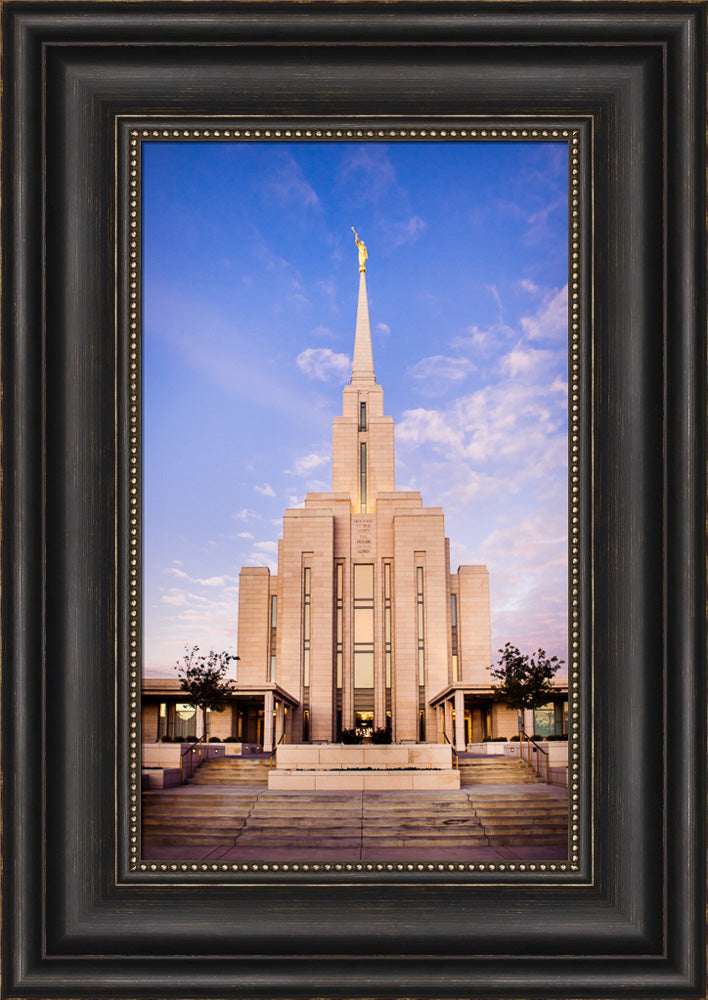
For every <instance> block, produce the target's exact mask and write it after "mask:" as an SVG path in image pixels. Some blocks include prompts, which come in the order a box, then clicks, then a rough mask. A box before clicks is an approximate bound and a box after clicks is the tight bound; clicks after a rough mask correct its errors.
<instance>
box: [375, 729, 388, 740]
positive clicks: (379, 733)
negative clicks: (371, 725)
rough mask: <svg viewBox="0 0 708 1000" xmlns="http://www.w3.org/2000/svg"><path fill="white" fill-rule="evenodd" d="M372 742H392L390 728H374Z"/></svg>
mask: <svg viewBox="0 0 708 1000" xmlns="http://www.w3.org/2000/svg"><path fill="white" fill-rule="evenodd" d="M371 742H372V743H390V742H391V730H390V729H374V731H373V733H372V734H371Z"/></svg>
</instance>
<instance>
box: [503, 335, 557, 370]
mask: <svg viewBox="0 0 708 1000" xmlns="http://www.w3.org/2000/svg"><path fill="white" fill-rule="evenodd" d="M552 358H553V354H552V353H551V352H550V351H542V350H538V349H536V348H533V347H525V346H524V345H523V344H522V343H521V342H519V343H518V344H516V346H515V347H514V348H513V350H511V351H509V353H508V354H505V355H504V356H503V357H502V359H501V361H500V368H501V371H502V372H503V374H504V375H508V376H509V377H510V378H516V377H517V376H518V375H529V374H531V373H533V372H534V371H536V370H538V369H539V368H540V367H542V366H543V365H544V364H546V363H547V362H548V361H549V360H552Z"/></svg>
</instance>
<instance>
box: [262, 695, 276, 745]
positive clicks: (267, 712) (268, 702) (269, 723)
mask: <svg viewBox="0 0 708 1000" xmlns="http://www.w3.org/2000/svg"><path fill="white" fill-rule="evenodd" d="M274 702H275V698H274V695H273V692H272V691H266V693H265V698H264V704H263V749H264V750H265V751H267V752H268V753H269V752H270V751H271V750H272V749H273V745H274V744H273V706H274Z"/></svg>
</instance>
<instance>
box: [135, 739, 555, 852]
mask: <svg viewBox="0 0 708 1000" xmlns="http://www.w3.org/2000/svg"><path fill="white" fill-rule="evenodd" d="M243 763H247V766H246V767H242V764H243ZM475 763H476V761H475ZM483 763H486V762H483ZM493 763H497V764H498V763H499V762H498V761H495V762H493ZM509 765H511V767H509ZM501 766H502V767H503V768H505V769H506V770H505V771H504V775H505V777H506V778H507V780H502V781H496V783H495V784H491V783H490V782H489V780H486V781H485V780H483V781H481V782H472V784H471V785H470V787H466V788H462V789H460V790H459V791H442V792H434V791H428V792H425V791H420V792H415V791H414V792H376V791H365V792H345V791H342V792H325V791H322V792H314V793H313V792H309V791H303V792H297V791H291V792H279V791H276V790H268V788H267V787H266V784H265V775H267V770H268V761H267V760H255V761H248V762H242V761H240V760H238V761H230V760H228V759H226V760H224V759H221V760H217V761H214V762H210V763H209V764H204V765H203V766H202V768H200V771H199V772H198V773H197V774H196V775H195V776H194V778H193V780H192V781H190V782H189V783H187V784H186V785H183V786H181V787H177V788H168V789H161V790H154V791H147V792H144V794H143V800H142V802H143V807H142V824H143V825H142V830H143V852H144V856H145V857H150V858H153V859H157V858H159V857H160V856H161V854H160V852H161V851H165V852H166V853H165V855H164V856H169V857H172V858H174V857H178V856H179V857H180V858H183V859H185V860H187V859H190V858H192V859H197V858H203V857H207V856H208V855H209V856H213V857H238V856H239V854H238V852H239V851H242V852H243V854H242V856H243V857H245V858H257V859H261V860H265V861H267V860H278V859H280V858H283V859H285V858H297V857H298V856H301V857H303V858H312V857H317V856H318V855H317V851H321V852H322V855H323V856H327V857H341V858H342V859H357V858H379V859H389V860H396V858H397V857H400V858H411V857H413V858H418V859H422V860H426V859H427V860H430V859H436V858H460V859H468V860H469V859H473V858H474V857H479V858H482V857H493V856H496V857H504V856H507V857H512V856H514V855H513V854H509V853H508V852H509V851H510V850H511V851H514V850H517V851H518V850H522V851H523V850H525V851H527V852H528V851H535V849H536V848H539V854H538V857H539V858H540V859H541V858H543V857H544V854H543V848H544V847H549V846H551V845H552V848H551V849H552V850H555V851H556V853H555V854H552V855H551V856H554V857H558V856H560V855H559V853H558V852H559V851H560V849H561V848H563V847H564V846H567V832H568V827H567V802H566V796H565V794H564V790H561V789H558V788H554V787H549V786H548V785H544V784H540V783H537V782H535V781H534V780H533V778H534V777H535V775H532V776H531V780H529V779H528V777H527V779H526V781H525V782H518V779H517V784H516V785H513V784H510V783H509V780H508V776H509V775H511V774H512V773H513V774H518V771H519V766H521V768H524V767H525V765H523V764H521V765H520V764H519V761H515V760H511V761H509V760H503V761H502V762H501ZM492 773H493V774H495V776H496V775H497V774H498V771H497V769H489V770H486V769H485V775H486V777H487V778H489V775H490V774H492ZM495 851H497V852H498V851H502V852H507V853H506V854H503V853H502V854H498V853H497V854H493V853H490V852H495ZM210 852H212V853H211V855H210ZM229 852H231V853H229ZM327 852H329V853H327ZM397 852H398V853H397ZM406 852H408V853H406ZM475 852H476V854H475ZM485 852H486V853H485ZM523 856H525V857H528V856H530V855H528V853H527V854H526V855H523Z"/></svg>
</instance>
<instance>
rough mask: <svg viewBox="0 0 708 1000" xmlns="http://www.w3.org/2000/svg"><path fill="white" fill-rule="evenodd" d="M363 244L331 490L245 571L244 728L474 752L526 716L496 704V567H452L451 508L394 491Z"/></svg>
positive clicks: (244, 735)
mask: <svg viewBox="0 0 708 1000" xmlns="http://www.w3.org/2000/svg"><path fill="white" fill-rule="evenodd" d="M357 246H358V247H359V299H358V305H357V315H356V333H355V339H354V356H353V363H352V374H351V380H350V383H349V385H347V386H346V387H345V389H344V391H343V394H342V395H343V398H342V415H341V417H336V418H335V420H334V425H333V429H332V492H331V493H308V494H307V497H306V500H305V505H304V507H303V508H296V509H288V510H286V511H285V516H284V519H283V537H282V539H281V541H280V542H279V545H278V571H277V575H273V574H271V573H270V571H269V570H268V569H266V568H263V567H245V568H243V569H242V570H241V575H240V592H239V611H238V654H239V656H240V663H239V666H238V693H237V700H238V705H237V709H236V711H237V723H236V730H237V731H236V733H235V734H234V735H236V736H237V737H238V738H240V739H243V740H249V739H253V741H254V742H259V743H263V745H264V746H266V747H269V746H272V744H273V741H276V742H277V740H278V739H280V738H281V736H282V734H283V732H284V733H285V735H286V738H287V740H288V742H303V743H307V742H318V743H319V742H332V741H334V740H336V739H337V738H338V735H339V734H340V733H341V731H342V730H347V729H356V730H358V732H359V735H361V736H363V737H365V738H366V736H367V735H369V734H371V733H372V732H373V731H374V730H377V729H384V730H388V731H389V733H390V736H391V739H392V740H393V742H436V743H437V742H441V741H443V740H444V739H446V738H447V739H449V740H450V741H451V742H454V743H455V744H457V745H458V746H464V744H465V743H466V742H471V741H472V740H481V739H483V738H484V736H485V735H491V733H492V729H493V728H494V729H498V725H494V723H495V722H496V723H500V722H501V716H504V715H509V714H510V715H511V716H512V717H511V718H510V719H509V720H508V725H507V727H506V728H508V729H509V735H511V734H512V733H514V732H515V731H516V723H515V713H509V710H508V709H506V708H505V707H504V706H501V705H493V704H492V702H491V700H490V694H491V690H490V688H491V680H492V678H491V663H492V653H491V630H490V613H489V575H488V572H487V568H486V566H461V567H460V568H459V569H458V570H457V572H456V573H451V572H450V547H449V541H448V539H447V538H446V537H445V524H444V517H443V511H442V509H441V508H439V507H424V506H423V500H422V497H421V494H420V493H418V492H413V491H398V490H396V485H395V449H394V423H393V419H392V418H391V417H389V416H386V415H385V413H384V399H383V389H382V387H381V386H380V385H378V384H377V382H376V376H375V373H374V363H373V354H372V346H371V328H370V323H369V306H368V299H367V289H366V249H365V248H363V244H362V243H360V242H359V240H358V237H357ZM362 248H363V252H362ZM493 715H496V716H497V718H495V719H493V718H492V716H493ZM261 717H262V718H263V724H262V727H259V725H258V719H259V718H261ZM273 720H275V721H274V722H273Z"/></svg>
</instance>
